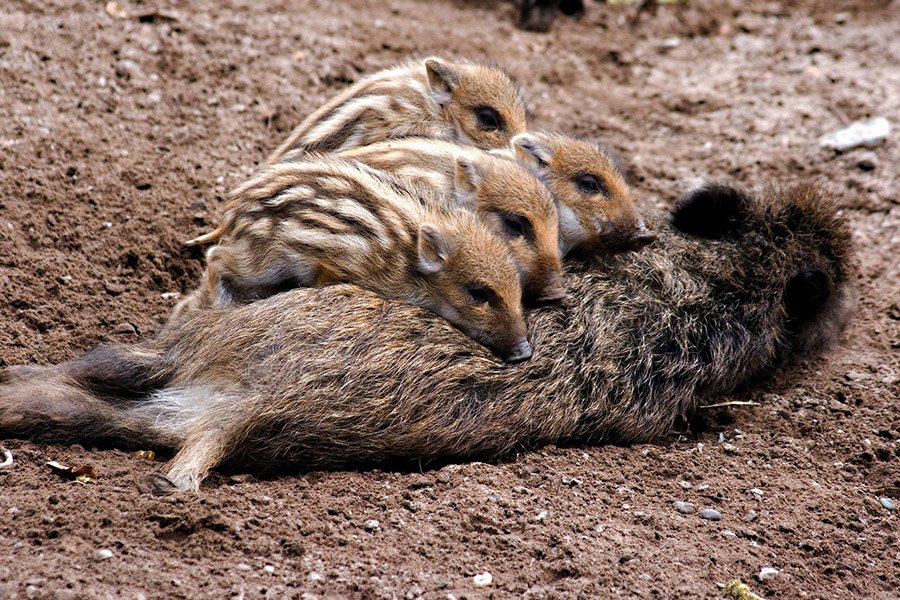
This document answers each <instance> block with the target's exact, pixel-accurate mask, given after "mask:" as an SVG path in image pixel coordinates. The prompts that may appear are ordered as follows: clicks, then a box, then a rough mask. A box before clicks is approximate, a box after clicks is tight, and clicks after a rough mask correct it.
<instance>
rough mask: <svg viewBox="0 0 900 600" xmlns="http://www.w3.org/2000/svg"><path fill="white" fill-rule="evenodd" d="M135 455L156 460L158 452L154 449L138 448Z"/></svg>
mask: <svg viewBox="0 0 900 600" xmlns="http://www.w3.org/2000/svg"><path fill="white" fill-rule="evenodd" d="M134 455H135V456H136V457H137V458H143V459H144V460H149V461H153V460H156V452H154V451H153V450H138V451H137V452H135V453H134Z"/></svg>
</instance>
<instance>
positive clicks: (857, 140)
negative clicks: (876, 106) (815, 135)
mask: <svg viewBox="0 0 900 600" xmlns="http://www.w3.org/2000/svg"><path fill="white" fill-rule="evenodd" d="M890 133H891V123H890V121H888V120H887V119H886V118H884V117H875V118H874V119H869V120H868V121H856V122H855V123H851V124H850V125H849V126H847V127H845V128H844V129H839V130H837V131H832V132H831V133H829V134H827V135H824V136H822V137H821V138H820V139H819V146H820V147H822V148H829V149H831V150H836V151H838V152H844V151H846V150H850V149H852V148H856V147H857V146H875V145H878V144H880V143H881V142H883V141H884V140H886V139H887V137H888V135H890Z"/></svg>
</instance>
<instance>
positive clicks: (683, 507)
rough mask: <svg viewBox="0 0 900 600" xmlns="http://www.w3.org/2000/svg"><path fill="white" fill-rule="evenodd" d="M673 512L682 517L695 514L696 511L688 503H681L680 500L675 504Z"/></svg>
mask: <svg viewBox="0 0 900 600" xmlns="http://www.w3.org/2000/svg"><path fill="white" fill-rule="evenodd" d="M675 510H677V511H678V512H680V513H681V514H683V515H692V514H694V513H695V512H697V509H696V508H694V505H693V504H691V503H690V502H682V501H681V500H678V501H676V502H675Z"/></svg>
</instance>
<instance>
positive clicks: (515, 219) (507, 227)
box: [500, 213, 534, 238]
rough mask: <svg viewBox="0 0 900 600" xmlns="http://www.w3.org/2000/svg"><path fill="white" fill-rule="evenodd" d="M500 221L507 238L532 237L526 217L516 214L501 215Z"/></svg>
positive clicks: (531, 229)
mask: <svg viewBox="0 0 900 600" xmlns="http://www.w3.org/2000/svg"><path fill="white" fill-rule="evenodd" d="M500 220H501V221H502V222H503V230H504V231H505V233H506V235H507V236H508V237H511V238H516V237H524V238H531V237H533V231H534V229H533V227H532V225H531V221H529V220H528V217H526V216H525V215H520V214H518V213H502V214H501V215H500Z"/></svg>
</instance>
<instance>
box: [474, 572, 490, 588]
mask: <svg viewBox="0 0 900 600" xmlns="http://www.w3.org/2000/svg"><path fill="white" fill-rule="evenodd" d="M472 582H473V583H474V584H475V587H487V586H489V585H491V584H492V583H494V576H493V575H491V574H490V573H488V572H487V571H485V572H484V573H479V574H478V575H476V576H475V577H473V578H472Z"/></svg>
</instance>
